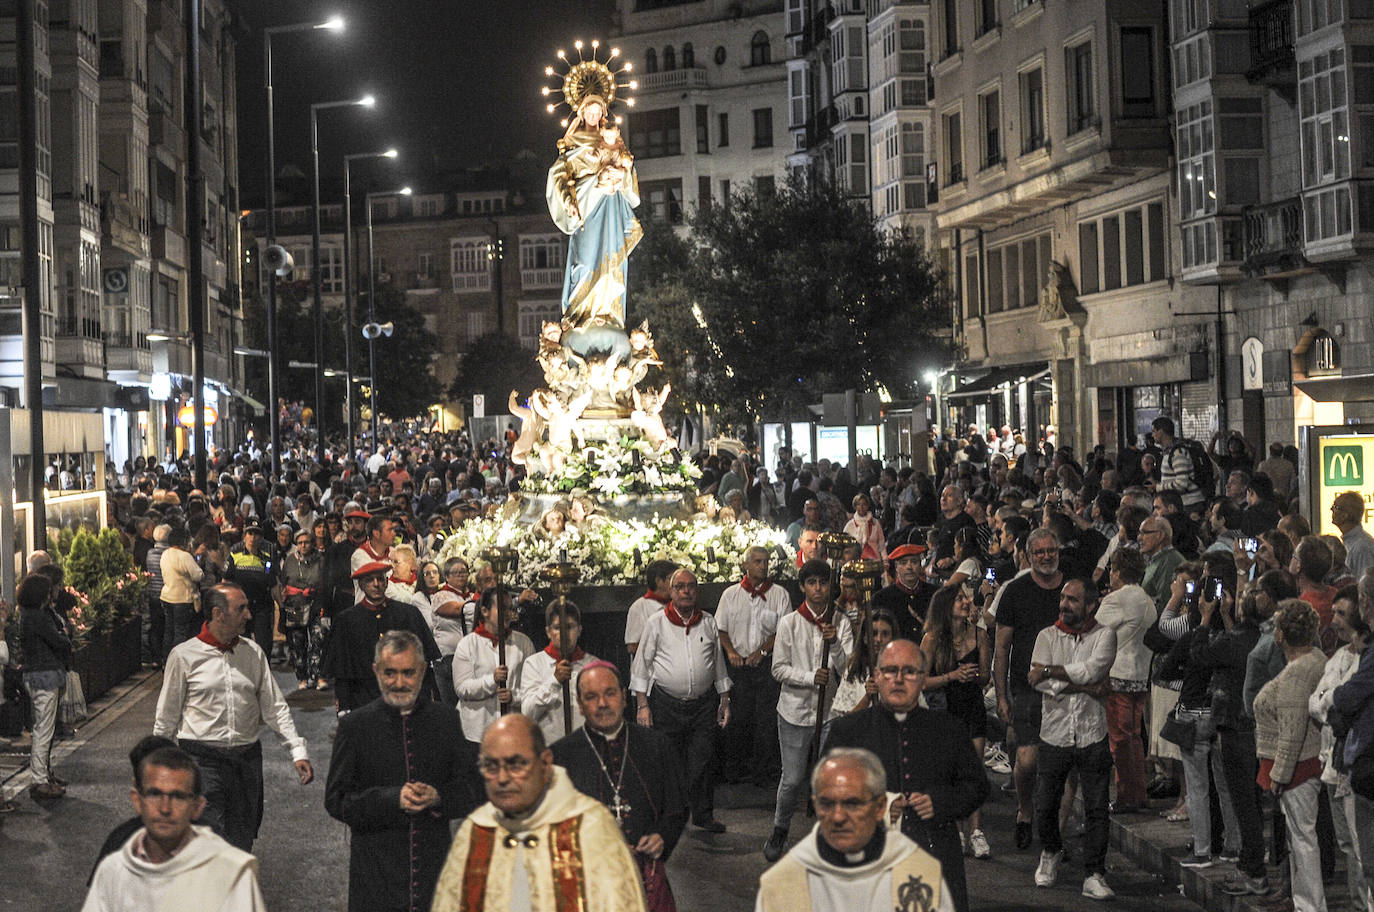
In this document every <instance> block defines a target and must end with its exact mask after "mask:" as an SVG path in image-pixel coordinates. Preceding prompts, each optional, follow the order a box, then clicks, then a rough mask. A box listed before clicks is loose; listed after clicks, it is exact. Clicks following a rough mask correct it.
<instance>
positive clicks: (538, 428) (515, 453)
mask: <svg viewBox="0 0 1374 912" xmlns="http://www.w3.org/2000/svg"><path fill="white" fill-rule="evenodd" d="M538 393H539V390H536V391H535V395H537V394H538ZM530 400H531V402H533V400H534V395H531V396H530ZM509 407H510V413H511V414H512V415H514V416H515V417H517V418H519V419H520V436H518V437H516V438H515V445H514V446H513V447H512V448H511V454H510V460H511V462H513V463H515V464H516V465H528V464H529V462H531V461H533V462H538V460H539V454H538V453H537V452H536V451H537V450H538V448H539V438H540V437H541V436H543V434H544V419H543V418H541V417H540V416H539V415H538V414H536V413H535V412H534V410H533V409H528V408H525V407H524V406H523V405H521V404H520V400H519V399H518V398H517V396H516V393H515V390H511V391H510V403H509ZM531 454H533V455H534V459H533V460H531V459H530V456H531Z"/></svg>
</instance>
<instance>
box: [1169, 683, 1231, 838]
mask: <svg viewBox="0 0 1374 912" xmlns="http://www.w3.org/2000/svg"><path fill="white" fill-rule="evenodd" d="M1176 712H1177V713H1178V716H1179V718H1180V719H1192V720H1193V722H1194V723H1195V724H1196V725H1197V736H1196V740H1194V742H1193V749H1192V750H1191V751H1185V750H1180V753H1181V754H1182V755H1183V778H1184V781H1186V782H1187V783H1188V825H1189V826H1190V827H1191V828H1192V831H1193V854H1194V855H1196V856H1198V857H1204V856H1209V855H1211V854H1212V848H1213V847H1212V812H1211V809H1210V807H1209V806H1208V805H1209V801H1208V796H1209V793H1210V791H1211V790H1210V788H1209V787H1208V784H1207V771H1208V769H1209V768H1210V769H1211V772H1212V781H1213V782H1215V783H1216V786H1217V802H1218V803H1219V804H1220V805H1221V819H1222V822H1223V823H1224V824H1225V825H1226V833H1225V840H1226V849H1228V850H1229V851H1230V852H1233V853H1236V854H1239V853H1240V824H1239V823H1238V822H1237V820H1236V810H1235V805H1233V804H1232V803H1231V789H1230V787H1229V786H1228V785H1227V784H1226V771H1225V770H1224V769H1222V766H1221V749H1220V747H1219V746H1218V742H1217V738H1216V731H1217V729H1216V726H1215V725H1213V724H1212V710H1211V708H1210V707H1209V708H1207V709H1199V710H1192V709H1182V708H1180V709H1178V710H1176Z"/></svg>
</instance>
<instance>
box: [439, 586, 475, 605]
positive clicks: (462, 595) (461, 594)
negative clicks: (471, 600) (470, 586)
mask: <svg viewBox="0 0 1374 912" xmlns="http://www.w3.org/2000/svg"><path fill="white" fill-rule="evenodd" d="M439 591H440V592H452V593H453V594H454V595H456V596H458V600H459V601H463V602H466V601H467V600H468V594H467V593H466V592H459V591H458V590H457V589H454V588H453V587H452V586H450V585H449V584H448V583H444V584H443V585H442V586H440V587H439Z"/></svg>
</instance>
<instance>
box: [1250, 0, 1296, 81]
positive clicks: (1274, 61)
mask: <svg viewBox="0 0 1374 912" xmlns="http://www.w3.org/2000/svg"><path fill="white" fill-rule="evenodd" d="M1292 70H1293V0H1272V2H1270V3H1265V4H1262V5H1259V6H1255V7H1252V8H1251V9H1250V72H1249V73H1248V74H1247V75H1248V76H1249V77H1250V79H1252V80H1256V81H1258V80H1267V79H1272V78H1274V77H1275V76H1282V75H1285V74H1287V75H1291V71H1292Z"/></svg>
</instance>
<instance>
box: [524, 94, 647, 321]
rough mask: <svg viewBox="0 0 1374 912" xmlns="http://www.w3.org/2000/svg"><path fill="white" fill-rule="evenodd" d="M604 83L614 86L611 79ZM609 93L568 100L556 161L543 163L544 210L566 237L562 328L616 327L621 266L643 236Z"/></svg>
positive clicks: (634, 181) (621, 313) (621, 310)
mask: <svg viewBox="0 0 1374 912" xmlns="http://www.w3.org/2000/svg"><path fill="white" fill-rule="evenodd" d="M608 75H609V73H608ZM610 86H611V87H612V89H611V91H614V88H613V87H614V81H613V80H612V81H611V83H610ZM609 94H610V93H609V92H608V93H606V94H605V95H603V94H597V93H595V92H590V91H589V92H587V93H586V94H584V95H582V97H581V98H579V99H577V100H576V102H575V104H574V109H573V116H572V117H571V118H570V119H569V121H568V129H567V132H566V133H564V134H563V138H562V139H560V140H559V141H558V160H557V161H555V162H554V163H553V166H552V167H551V168H549V179H548V184H547V188H546V191H545V196H546V198H547V199H548V204H549V214H550V215H552V216H553V220H554V223H555V224H556V225H558V228H559V230H561V231H562V232H563V233H564V234H567V235H569V238H570V239H569V243H568V264H567V268H566V270H565V271H564V273H563V322H564V327H565V328H567V329H589V328H591V327H601V326H607V327H613V328H614V329H618V330H624V328H625V270H626V265H627V262H628V260H629V257H630V251H632V250H634V248H635V245H636V244H638V243H639V239H640V237H641V235H642V234H643V230H642V229H641V228H640V226H639V221H638V219H636V218H635V215H634V207H636V206H638V205H639V179H638V178H637V177H636V176H635V166H634V156H632V155H631V154H630V151H629V149H627V148H626V147H625V142H624V140H623V139H621V136H620V129H619V127H617V126H616V125H615V122H614V120H613V119H612V118H611V117H610V114H609V99H608V98H607V95H609Z"/></svg>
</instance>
